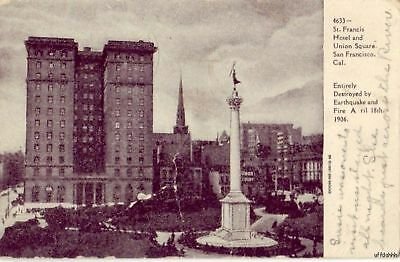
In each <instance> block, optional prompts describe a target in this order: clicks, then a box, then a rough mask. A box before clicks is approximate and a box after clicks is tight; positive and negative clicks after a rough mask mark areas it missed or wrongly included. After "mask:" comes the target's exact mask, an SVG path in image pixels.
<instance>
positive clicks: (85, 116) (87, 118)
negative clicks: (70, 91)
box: [74, 114, 103, 121]
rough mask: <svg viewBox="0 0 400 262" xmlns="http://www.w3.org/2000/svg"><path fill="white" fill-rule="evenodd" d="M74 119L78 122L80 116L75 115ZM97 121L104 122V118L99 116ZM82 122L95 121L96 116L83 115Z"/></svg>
mask: <svg viewBox="0 0 400 262" xmlns="http://www.w3.org/2000/svg"><path fill="white" fill-rule="evenodd" d="M74 118H75V120H77V119H78V115H74ZM97 119H98V120H99V121H101V120H103V117H102V116H101V115H98V116H97ZM82 120H83V121H94V120H95V116H94V115H92V114H89V115H86V114H85V115H82Z"/></svg>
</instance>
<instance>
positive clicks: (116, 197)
mask: <svg viewBox="0 0 400 262" xmlns="http://www.w3.org/2000/svg"><path fill="white" fill-rule="evenodd" d="M113 199H114V203H118V202H120V199H121V186H120V185H115V186H114V193H113Z"/></svg>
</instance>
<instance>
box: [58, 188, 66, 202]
mask: <svg viewBox="0 0 400 262" xmlns="http://www.w3.org/2000/svg"><path fill="white" fill-rule="evenodd" d="M64 198H65V186H63V185H60V186H58V187H57V202H58V203H63V202H64Z"/></svg>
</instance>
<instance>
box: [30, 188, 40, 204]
mask: <svg viewBox="0 0 400 262" xmlns="http://www.w3.org/2000/svg"><path fill="white" fill-rule="evenodd" d="M39 194H40V187H39V186H33V187H32V202H39Z"/></svg>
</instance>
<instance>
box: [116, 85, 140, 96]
mask: <svg viewBox="0 0 400 262" xmlns="http://www.w3.org/2000/svg"><path fill="white" fill-rule="evenodd" d="M121 88H122V87H121V86H119V85H116V86H115V87H114V92H115V93H120V92H121ZM124 88H127V89H128V94H132V93H133V89H134V88H139V90H140V92H141V93H142V94H143V93H144V86H143V85H135V86H128V87H124Z"/></svg>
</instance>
